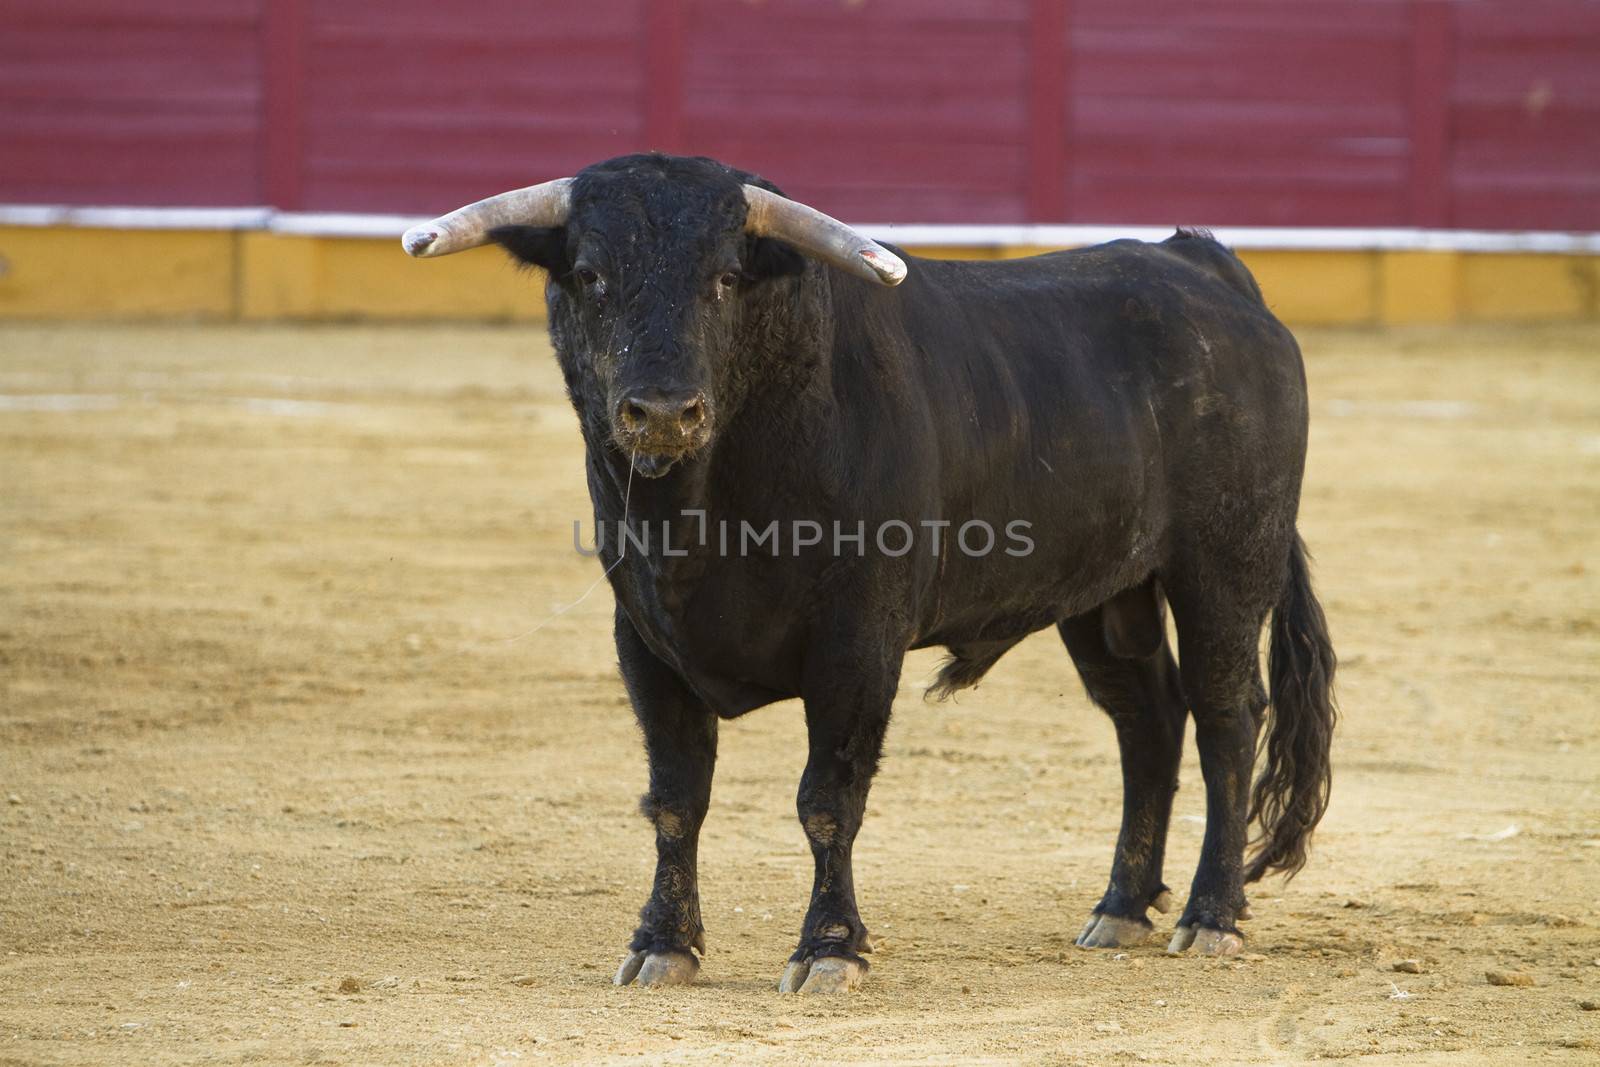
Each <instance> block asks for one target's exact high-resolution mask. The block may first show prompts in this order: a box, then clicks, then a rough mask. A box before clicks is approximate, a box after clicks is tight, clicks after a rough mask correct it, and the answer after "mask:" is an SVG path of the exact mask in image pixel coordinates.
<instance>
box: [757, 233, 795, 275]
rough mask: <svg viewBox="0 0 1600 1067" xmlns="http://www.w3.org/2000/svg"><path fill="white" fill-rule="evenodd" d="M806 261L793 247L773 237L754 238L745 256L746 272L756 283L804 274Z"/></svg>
mask: <svg viewBox="0 0 1600 1067" xmlns="http://www.w3.org/2000/svg"><path fill="white" fill-rule="evenodd" d="M805 269H806V259H805V257H804V256H802V255H801V254H800V253H799V252H797V251H795V248H794V246H793V245H791V244H788V243H786V242H784V241H779V240H775V239H774V238H771V237H753V238H751V240H750V249H749V252H748V254H747V255H746V256H745V263H744V272H745V274H747V275H749V276H750V277H751V278H752V279H754V280H755V281H765V280H766V279H768V278H782V277H785V276H786V275H790V274H803V273H805Z"/></svg>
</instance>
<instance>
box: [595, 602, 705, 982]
mask: <svg viewBox="0 0 1600 1067" xmlns="http://www.w3.org/2000/svg"><path fill="white" fill-rule="evenodd" d="M617 658H618V659H619V661H620V662H621V665H622V677H623V680H624V681H625V682H626V683H627V686H628V695H629V697H630V698H631V699H632V701H633V711H634V714H635V716H637V717H638V720H639V726H640V728H641V729H642V730H643V732H644V746H645V752H646V754H647V755H648V757H649V760H650V791H649V792H648V793H646V794H645V795H644V797H643V799H641V801H640V803H639V807H640V810H641V811H643V813H644V816H645V818H647V819H649V820H650V822H651V823H652V824H653V825H654V826H655V831H656V877H655V886H654V888H653V889H652V890H651V892H650V899H649V901H647V902H646V903H645V906H644V908H643V909H641V910H640V912H639V928H638V929H637V930H635V931H634V934H633V940H632V942H630V943H629V945H628V955H627V957H626V958H625V959H624V960H623V961H622V966H621V967H620V968H619V969H618V970H617V976H616V979H615V982H616V984H617V985H627V984H629V983H630V982H637V983H638V984H639V985H687V984H689V983H690V982H693V981H694V979H695V975H696V974H698V973H699V971H700V961H699V960H698V959H696V957H695V954H694V951H693V950H696V949H697V950H699V951H700V952H702V953H704V952H705V950H706V940H705V928H704V927H703V926H702V925H701V923H700V886H699V880H698V872H697V869H696V865H697V853H698V849H699V841H700V824H701V823H703V822H704V821H705V817H706V809H707V808H708V807H709V806H710V803H711V771H712V767H713V766H714V765H715V763H716V759H717V717H716V715H715V714H713V713H712V712H711V711H710V710H708V709H707V708H706V707H705V705H704V704H702V703H701V702H700V701H699V700H698V699H697V698H696V697H695V696H694V694H692V693H691V692H689V689H688V687H687V686H685V685H684V684H683V680H682V679H681V678H679V677H678V676H677V675H676V674H675V673H673V671H672V670H671V668H669V667H668V666H667V665H666V664H664V663H662V662H661V661H660V660H659V659H657V658H656V656H655V653H653V652H651V651H650V649H649V648H648V647H646V645H645V643H644V641H643V640H642V639H640V637H639V633H638V631H637V630H635V629H634V628H633V623H631V622H630V621H629V620H628V617H627V616H626V615H624V614H623V612H622V609H621V608H618V609H617Z"/></svg>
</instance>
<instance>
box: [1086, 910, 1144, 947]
mask: <svg viewBox="0 0 1600 1067" xmlns="http://www.w3.org/2000/svg"><path fill="white" fill-rule="evenodd" d="M1153 933H1155V928H1154V927H1153V926H1151V925H1150V920H1148V919H1128V918H1124V917H1123V916H1121V915H1105V914H1101V913H1098V912H1097V913H1095V914H1094V915H1091V916H1089V925H1087V926H1085V927H1084V928H1083V933H1081V934H1079V935H1078V940H1077V946H1078V947H1079V948H1132V947H1133V946H1134V945H1142V944H1144V943H1145V942H1146V941H1148V940H1150V936H1151V935H1152V934H1153Z"/></svg>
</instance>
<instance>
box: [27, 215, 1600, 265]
mask: <svg viewBox="0 0 1600 1067" xmlns="http://www.w3.org/2000/svg"><path fill="white" fill-rule="evenodd" d="M423 221H426V217H424V216H411V215H377V214H373V215H368V214H361V213H356V212H301V211H277V210H274V209H273V208H268V207H244V208H195V207H171V208H169V207H71V206H66V205H51V204H0V226H81V227H86V228H100V229H128V230H263V231H267V232H271V233H283V234H297V235H301V236H313V237H390V238H394V239H395V240H398V239H399V236H400V234H401V233H403V232H405V230H406V229H407V227H409V226H412V225H414V224H416V223H418V222H423ZM1173 228H1174V227H1172V226H1107V225H1100V224H1094V225H1049V224H1041V225H1015V226H1012V225H995V226H968V225H942V224H927V225H924V224H906V223H879V224H864V225H858V226H856V229H859V230H860V231H862V232H863V233H865V234H867V235H869V236H871V237H874V238H877V239H879V240H884V241H892V242H894V243H895V244H899V245H905V246H911V247H916V246H928V245H942V246H945V247H958V248H959V247H966V248H1000V247H1008V246H1035V247H1040V246H1042V247H1050V248H1060V247H1072V246H1078V245H1090V244H1099V243H1100V242H1102V241H1111V240H1115V239H1117V238H1119V237H1132V238H1136V239H1139V240H1145V241H1159V240H1162V239H1163V238H1166V237H1168V236H1170V235H1171V234H1172V232H1173ZM1210 229H1211V231H1212V232H1213V233H1214V234H1215V235H1216V237H1217V239H1218V240H1219V241H1221V242H1223V243H1224V244H1226V245H1229V246H1231V247H1233V248H1242V249H1257V250H1262V251H1267V250H1275V251H1344V252H1362V251H1404V252H1546V253H1556V254H1563V255H1597V254H1600V233H1559V232H1546V231H1513V230H1427V229H1417V228H1412V227H1387V228H1376V229H1363V228H1354V227H1331V226H1330V227H1314V226H1313V227H1306V226H1215V227H1210Z"/></svg>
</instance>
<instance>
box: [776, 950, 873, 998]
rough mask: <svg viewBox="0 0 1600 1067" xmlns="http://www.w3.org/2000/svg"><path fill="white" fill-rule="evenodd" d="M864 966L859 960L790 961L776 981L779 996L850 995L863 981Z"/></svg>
mask: <svg viewBox="0 0 1600 1067" xmlns="http://www.w3.org/2000/svg"><path fill="white" fill-rule="evenodd" d="M866 974H867V966H866V964H865V963H863V962H862V961H860V960H851V959H845V958H844V957H842V956H824V957H822V958H821V959H809V960H791V961H789V965H788V966H787V967H785V968H784V969H783V977H782V978H780V979H778V992H780V993H804V994H806V995H808V996H810V995H814V994H823V993H853V992H855V990H856V989H857V988H858V987H859V986H860V985H861V980H862V979H863V978H865V977H866Z"/></svg>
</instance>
